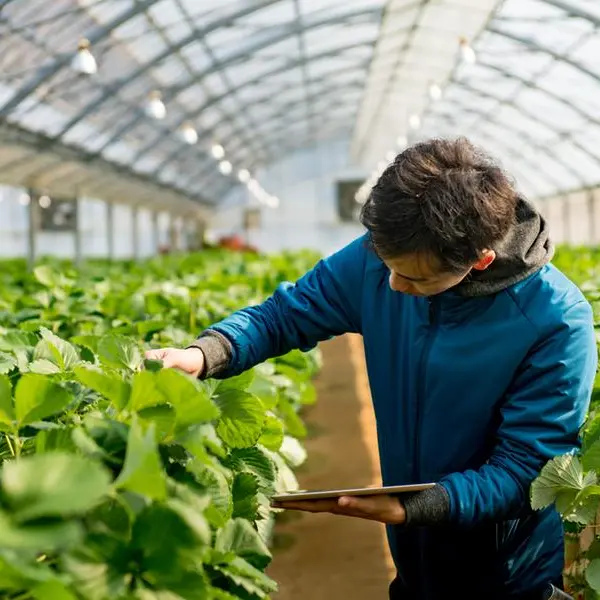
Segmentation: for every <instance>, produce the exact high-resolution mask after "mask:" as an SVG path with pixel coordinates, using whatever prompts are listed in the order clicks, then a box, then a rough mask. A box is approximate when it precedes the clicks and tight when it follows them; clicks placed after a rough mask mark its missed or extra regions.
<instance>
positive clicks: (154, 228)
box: [152, 210, 160, 254]
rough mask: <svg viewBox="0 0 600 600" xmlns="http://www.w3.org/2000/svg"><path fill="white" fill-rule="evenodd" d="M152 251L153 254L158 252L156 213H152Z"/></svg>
mask: <svg viewBox="0 0 600 600" xmlns="http://www.w3.org/2000/svg"><path fill="white" fill-rule="evenodd" d="M152 249H153V253H154V254H158V253H159V252H160V233H159V227H158V211H156V210H155V211H154V212H153V213H152Z"/></svg>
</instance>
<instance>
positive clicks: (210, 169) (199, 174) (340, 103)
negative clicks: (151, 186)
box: [155, 88, 356, 181]
mask: <svg viewBox="0 0 600 600" xmlns="http://www.w3.org/2000/svg"><path fill="white" fill-rule="evenodd" d="M339 91H340V89H339V88H337V89H332V90H330V94H328V95H334V96H337V93H338V92H339ZM293 106H294V107H299V106H302V101H298V100H296V101H294V102H293ZM355 107H356V101H355V100H354V99H353V100H352V101H351V102H347V101H346V100H345V99H337V98H334V101H333V102H330V103H328V104H326V105H325V106H322V107H320V109H319V110H320V111H325V112H324V114H323V115H319V111H314V112H313V120H314V121H315V123H317V124H318V125H319V124H321V122H325V123H326V122H327V119H328V116H329V115H328V113H329V111H330V110H331V109H335V111H336V113H338V114H339V112H340V110H342V109H345V108H355ZM280 108H281V107H280ZM283 112H284V111H283V110H281V113H282V114H283ZM273 116H275V115H273ZM319 116H322V117H323V118H322V119H319V118H318V117H319ZM305 120H306V115H300V116H299V118H298V119H296V120H295V121H294V123H292V124H291V125H292V126H296V125H298V124H303V123H304V122H305ZM265 122H267V123H271V124H274V126H273V127H270V128H269V129H268V130H266V131H264V132H263V140H264V144H263V145H262V148H263V149H266V150H268V147H269V145H272V144H274V143H276V142H277V141H279V140H280V139H287V138H288V136H289V135H290V134H289V129H290V128H289V127H287V128H285V127H281V121H272V120H270V119H266V120H265ZM315 131H318V130H315ZM278 132H281V133H282V135H279V136H272V134H273V133H278ZM241 148H243V147H240V148H238V149H241ZM269 156H270V155H269V153H268V152H267V153H266V154H265V159H268V158H269ZM256 161H257V157H256V156H254V161H250V162H247V160H246V157H244V158H243V159H241V158H239V159H237V160H236V158H234V156H233V155H231V156H230V162H232V163H233V165H234V166H236V164H237V165H238V168H242V167H243V168H246V169H249V170H253V168H254V166H255V163H256ZM211 163H212V164H211ZM211 163H208V164H207V167H206V168H203V169H202V170H201V171H196V172H195V173H194V175H193V177H194V178H198V179H200V181H202V180H204V179H205V178H208V177H210V174H211V173H214V172H215V171H216V163H215V161H214V159H213V160H211ZM161 172H162V171H161V170H157V171H156V174H155V176H156V177H160V175H161Z"/></svg>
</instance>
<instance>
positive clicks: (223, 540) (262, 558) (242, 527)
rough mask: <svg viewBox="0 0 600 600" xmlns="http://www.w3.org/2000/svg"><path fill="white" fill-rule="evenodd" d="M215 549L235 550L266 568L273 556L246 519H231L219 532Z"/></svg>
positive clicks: (258, 565) (259, 567) (258, 567)
mask: <svg viewBox="0 0 600 600" xmlns="http://www.w3.org/2000/svg"><path fill="white" fill-rule="evenodd" d="M215 550H218V551H219V552H234V553H235V554H237V555H238V556H241V557H242V558H244V559H245V560H247V561H248V562H249V563H250V564H251V565H253V566H254V567H256V568H257V569H265V568H266V567H267V565H268V564H269V563H270V562H271V558H272V557H271V553H270V552H269V549H268V548H267V546H266V544H265V543H264V542H263V540H262V539H261V538H260V536H259V535H258V533H257V532H256V530H255V529H254V528H253V527H252V525H251V524H250V523H249V522H248V521H247V520H246V519H233V520H231V521H229V522H228V523H227V524H226V525H225V526H224V527H223V528H222V529H221V530H220V531H219V532H218V533H217V537H216V540H215Z"/></svg>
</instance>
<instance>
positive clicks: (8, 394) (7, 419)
mask: <svg viewBox="0 0 600 600" xmlns="http://www.w3.org/2000/svg"><path fill="white" fill-rule="evenodd" d="M14 420H15V410H14V407H13V400H12V385H11V384H10V379H9V378H8V377H6V375H0V423H6V424H7V425H12V422H13V421H14Z"/></svg>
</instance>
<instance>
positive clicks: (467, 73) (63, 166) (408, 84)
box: [0, 0, 600, 208]
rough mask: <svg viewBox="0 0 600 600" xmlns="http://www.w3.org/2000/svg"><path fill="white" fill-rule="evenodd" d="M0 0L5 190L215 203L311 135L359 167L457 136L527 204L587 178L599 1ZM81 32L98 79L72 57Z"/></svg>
mask: <svg viewBox="0 0 600 600" xmlns="http://www.w3.org/2000/svg"><path fill="white" fill-rule="evenodd" d="M0 10H1V12H0V180H2V181H3V182H7V183H13V184H18V185H28V186H35V187H40V188H43V189H47V190H58V191H59V192H61V193H62V192H64V193H67V192H72V193H86V194H95V195H97V196H98V197H107V199H111V198H113V197H114V198H117V197H118V198H120V199H123V198H124V197H126V198H130V199H131V200H132V201H135V202H144V203H150V202H152V201H153V200H154V199H155V198H156V197H158V196H160V197H161V198H168V199H169V200H170V201H177V202H181V203H184V204H185V203H189V202H194V203H195V204H197V205H203V206H206V207H208V208H212V207H214V206H217V205H218V204H219V203H220V202H221V201H222V199H223V198H224V197H225V195H226V194H227V192H228V191H229V190H230V189H231V188H232V186H235V185H240V180H242V181H243V182H244V183H249V184H251V183H252V181H253V180H252V179H251V178H252V176H253V174H254V173H255V172H256V171H257V170H258V169H259V168H260V167H263V166H266V165H268V164H270V163H272V162H273V161H275V160H277V159H279V158H280V157H281V156H282V155H285V154H286V153H288V152H291V151H293V150H294V149H296V148H301V147H307V146H311V145H314V144H315V143H316V142H318V141H319V140H321V139H329V138H340V137H345V138H347V139H348V140H350V139H351V140H352V152H353V156H354V158H355V159H356V160H357V161H359V162H360V163H361V164H363V165H364V166H365V167H366V168H367V169H371V168H373V167H374V166H375V164H377V163H378V162H379V161H381V160H382V158H384V157H385V156H386V154H388V153H390V152H391V151H397V150H398V140H400V144H402V143H404V140H405V139H408V140H409V141H411V140H414V139H418V138H419V137H425V136H427V137H428V136H431V135H457V134H464V135H467V136H469V137H470V138H472V139H473V140H474V141H476V142H480V143H482V144H483V145H485V147H487V148H489V149H490V150H491V151H492V152H494V153H495V154H496V155H498V156H499V157H500V158H501V159H503V161H504V163H505V164H506V166H507V167H508V168H509V169H511V170H512V171H513V172H514V173H515V175H516V176H517V178H518V180H519V182H520V183H521V185H522V187H523V188H525V191H526V192H528V193H530V194H532V195H535V196H544V195H550V194H553V193H555V192H556V191H560V190H571V189H576V188H581V187H586V186H590V185H593V184H597V183H599V182H600V143H599V142H600V110H599V109H600V100H598V98H600V63H599V62H598V59H597V57H598V53H599V50H600V36H599V35H598V34H597V31H596V30H597V27H598V24H599V23H600V3H599V2H598V0H506V1H504V2H498V1H497V0H388V1H385V0H52V1H48V0H4V2H0ZM81 38H85V39H87V40H88V41H89V44H90V46H89V50H88V49H87V46H85V47H83V48H82V50H80V53H81V52H90V53H91V55H92V56H93V60H94V61H95V65H96V67H97V72H94V73H89V74H82V73H81V72H78V71H77V70H76V69H75V68H74V63H73V61H74V57H75V56H76V55H78V54H77V48H78V43H79V42H80V39H81ZM459 38H464V39H465V42H466V43H467V45H468V50H469V51H470V52H471V53H473V52H474V57H475V58H476V60H475V61H473V60H465V56H464V53H463V54H461V52H460V51H459V50H460V48H459ZM461 56H462V60H461ZM467 58H468V57H467ZM471 58H473V56H471ZM80 70H81V69H80ZM93 70H95V69H93ZM240 171H241V173H240ZM248 180H250V181H248ZM254 183H256V182H254Z"/></svg>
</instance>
